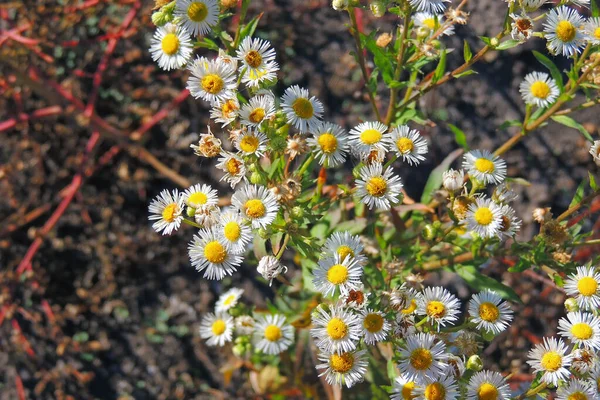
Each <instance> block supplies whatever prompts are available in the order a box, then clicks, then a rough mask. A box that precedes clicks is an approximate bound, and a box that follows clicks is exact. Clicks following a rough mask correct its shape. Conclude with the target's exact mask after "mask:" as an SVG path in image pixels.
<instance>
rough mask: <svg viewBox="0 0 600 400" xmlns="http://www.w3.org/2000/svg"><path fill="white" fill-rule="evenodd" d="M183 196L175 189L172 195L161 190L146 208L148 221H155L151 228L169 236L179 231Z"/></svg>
mask: <svg viewBox="0 0 600 400" xmlns="http://www.w3.org/2000/svg"><path fill="white" fill-rule="evenodd" d="M182 211H183V196H182V195H181V194H180V193H179V192H178V191H177V189H175V190H174V191H173V193H172V194H171V192H169V191H168V190H166V189H165V190H163V191H162V192H160V194H159V195H158V196H157V197H156V198H155V199H154V200H152V203H150V205H149V206H148V212H150V215H149V216H148V219H149V220H150V221H156V222H155V223H153V224H152V228H153V229H154V230H155V231H156V232H159V233H160V232H161V231H162V234H163V235H170V234H171V233H172V232H173V231H176V230H177V229H179V226H180V225H181V221H183V216H182V215H181V213H182Z"/></svg>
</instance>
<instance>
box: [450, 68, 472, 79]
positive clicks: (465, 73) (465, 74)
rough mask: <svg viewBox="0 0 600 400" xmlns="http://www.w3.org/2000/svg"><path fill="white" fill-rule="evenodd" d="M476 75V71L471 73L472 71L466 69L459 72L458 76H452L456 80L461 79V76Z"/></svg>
mask: <svg viewBox="0 0 600 400" xmlns="http://www.w3.org/2000/svg"><path fill="white" fill-rule="evenodd" d="M475 74H478V72H477V71H473V70H472V69H468V70H466V71H463V72H460V73H458V74H453V75H452V76H453V77H454V78H456V79H458V78H462V77H463V76H469V75H475Z"/></svg>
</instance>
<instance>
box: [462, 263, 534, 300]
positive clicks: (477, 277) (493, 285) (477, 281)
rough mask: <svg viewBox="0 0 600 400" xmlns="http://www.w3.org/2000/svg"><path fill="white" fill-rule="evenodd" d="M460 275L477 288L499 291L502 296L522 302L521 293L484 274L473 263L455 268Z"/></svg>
mask: <svg viewBox="0 0 600 400" xmlns="http://www.w3.org/2000/svg"><path fill="white" fill-rule="evenodd" d="M454 270H455V271H456V273H457V274H458V276H460V277H461V278H463V279H464V280H465V281H466V282H467V284H468V285H469V286H470V287H472V288H473V289H475V290H478V291H481V290H483V289H490V290H493V291H495V292H496V293H498V294H499V295H500V296H502V298H504V299H507V300H512V301H514V302H517V303H522V301H521V299H520V298H519V295H518V294H517V293H516V292H515V291H514V290H513V289H512V288H510V287H508V286H506V285H505V284H503V283H501V282H498V281H497V280H495V279H494V278H490V277H489V276H486V275H483V274H482V273H481V272H479V271H478V270H477V268H476V267H475V266H473V265H458V266H456V267H455V269H454Z"/></svg>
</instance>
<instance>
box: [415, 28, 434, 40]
mask: <svg viewBox="0 0 600 400" xmlns="http://www.w3.org/2000/svg"><path fill="white" fill-rule="evenodd" d="M430 33H431V29H429V28H428V27H426V26H420V27H419V28H418V29H417V39H419V40H423V39H426V38H427V37H429V34H430Z"/></svg>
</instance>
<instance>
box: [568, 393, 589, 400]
mask: <svg viewBox="0 0 600 400" xmlns="http://www.w3.org/2000/svg"><path fill="white" fill-rule="evenodd" d="M587 399H588V397H587V395H586V394H585V393H582V392H575V393H571V394H570V395H569V397H567V400H587Z"/></svg>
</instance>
